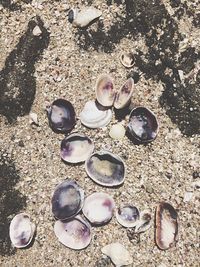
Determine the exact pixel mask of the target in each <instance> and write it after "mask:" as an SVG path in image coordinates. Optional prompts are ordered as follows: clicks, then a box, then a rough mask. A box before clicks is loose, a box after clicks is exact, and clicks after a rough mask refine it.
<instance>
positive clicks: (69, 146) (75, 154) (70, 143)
mask: <svg viewBox="0 0 200 267" xmlns="http://www.w3.org/2000/svg"><path fill="white" fill-rule="evenodd" d="M93 150H94V144H93V142H92V140H91V139H90V138H88V137H87V136H85V135H80V134H72V135H70V136H68V137H66V138H64V139H63V140H62V142H61V158H62V159H63V160H64V161H66V162H70V163H78V162H83V161H85V160H86V159H87V158H88V157H89V155H90V154H92V152H93Z"/></svg>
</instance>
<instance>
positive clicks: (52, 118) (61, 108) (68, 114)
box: [46, 99, 76, 133]
mask: <svg viewBox="0 0 200 267" xmlns="http://www.w3.org/2000/svg"><path fill="white" fill-rule="evenodd" d="M46 110H47V115H48V119H49V125H50V127H51V128H52V130H53V131H55V132H61V133H65V132H69V131H70V130H71V129H72V128H73V127H74V125H75V123H76V118H75V111H74V107H73V105H72V104H71V103H70V102H69V101H67V100H65V99H57V100H55V101H54V102H53V103H52V104H51V106H50V107H47V108H46Z"/></svg>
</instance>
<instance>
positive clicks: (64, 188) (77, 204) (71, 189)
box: [51, 180, 84, 220]
mask: <svg viewBox="0 0 200 267" xmlns="http://www.w3.org/2000/svg"><path fill="white" fill-rule="evenodd" d="M83 200H84V191H83V190H82V189H81V188H80V187H79V186H78V184H77V183H76V182H75V181H71V180H65V181H63V182H62V183H61V184H59V185H58V186H57V187H56V188H55V191H54V193H53V196H52V199H51V203H52V213H53V215H54V216H55V217H56V218H57V219H60V220H68V219H71V218H73V217H75V216H76V214H77V213H78V212H79V211H80V210H81V209H82V206H83Z"/></svg>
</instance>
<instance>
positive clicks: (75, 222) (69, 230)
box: [54, 215, 91, 250]
mask: <svg viewBox="0 0 200 267" xmlns="http://www.w3.org/2000/svg"><path fill="white" fill-rule="evenodd" d="M54 232H55V235H56V236H57V238H58V240H59V241H60V242H61V243H62V244H63V245H65V246H66V247H69V248H71V249H75V250H80V249H84V248H86V247H87V246H88V245H89V244H90V242H91V226H90V224H89V223H88V222H87V221H86V220H84V219H83V218H82V217H81V216H79V215H78V216H76V217H75V218H74V219H72V220H70V221H67V222H62V221H56V222H55V225H54Z"/></svg>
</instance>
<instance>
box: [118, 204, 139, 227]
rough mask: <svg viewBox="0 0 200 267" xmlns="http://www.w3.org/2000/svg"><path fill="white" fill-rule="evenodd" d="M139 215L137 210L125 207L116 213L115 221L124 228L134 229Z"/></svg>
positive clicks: (129, 206)
mask: <svg viewBox="0 0 200 267" xmlns="http://www.w3.org/2000/svg"><path fill="white" fill-rule="evenodd" d="M139 215H140V214H139V210H138V209H137V208H136V207H135V206H131V205H125V206H123V207H121V208H118V209H117V211H116V218H117V221H118V223H119V224H121V225H122V226H124V227H135V226H136V225H137V223H138V220H139Z"/></svg>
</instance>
